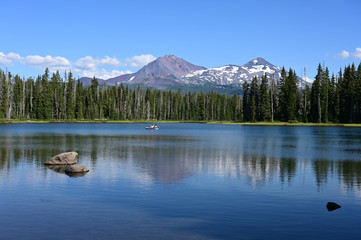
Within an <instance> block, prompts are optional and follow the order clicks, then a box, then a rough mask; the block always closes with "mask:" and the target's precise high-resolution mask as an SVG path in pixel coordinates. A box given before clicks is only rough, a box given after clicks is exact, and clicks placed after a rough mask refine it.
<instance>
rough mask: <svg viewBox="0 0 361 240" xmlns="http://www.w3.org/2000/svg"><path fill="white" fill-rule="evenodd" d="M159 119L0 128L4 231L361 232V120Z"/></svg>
mask: <svg viewBox="0 0 361 240" xmlns="http://www.w3.org/2000/svg"><path fill="white" fill-rule="evenodd" d="M158 126H159V128H160V130H159V131H152V130H145V127H146V124H112V123H104V124H103V123H94V124H91V123H86V124H82V123H76V124H71V123H68V124H67V123H54V124H8V125H0V239H1V240H2V239H4V240H5V239H6V240H12V239H358V238H360V234H361V228H360V224H361V128H339V127H282V126H242V125H220V124H176V123H168V124H167V123H163V124H159V125H158ZM67 151H76V152H78V153H79V158H78V163H79V164H84V165H86V166H87V168H88V169H89V170H90V171H89V172H88V173H87V174H86V175H84V176H81V177H69V176H67V175H66V174H63V173H62V172H61V171H59V170H58V169H56V168H51V167H47V166H44V162H45V161H47V160H49V159H50V158H51V157H52V156H54V155H57V154H59V153H62V152H67ZM327 202H336V203H338V204H340V205H341V206H342V207H341V208H339V209H337V210H334V211H328V210H327V208H326V204H327Z"/></svg>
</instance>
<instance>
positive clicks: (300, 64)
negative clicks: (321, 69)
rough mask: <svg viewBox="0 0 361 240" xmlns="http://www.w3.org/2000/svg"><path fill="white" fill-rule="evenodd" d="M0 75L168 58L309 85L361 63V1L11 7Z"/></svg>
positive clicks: (99, 68) (12, 1) (92, 70)
mask: <svg viewBox="0 0 361 240" xmlns="http://www.w3.org/2000/svg"><path fill="white" fill-rule="evenodd" d="M0 6H1V13H0V31H1V37H0V68H1V69H8V70H9V71H11V72H12V73H14V74H20V75H21V76H26V77H29V76H36V75H38V74H42V73H43V72H44V69H45V67H49V68H50V70H51V71H55V70H56V69H59V70H60V71H61V72H63V71H65V70H67V71H69V70H72V72H73V73H74V74H75V75H76V76H85V75H88V76H92V75H96V76H97V77H101V78H108V77H113V76H116V75H120V74H122V73H127V72H135V71H137V70H138V69H139V68H140V67H142V66H144V65H145V64H147V63H148V62H149V61H152V60H154V59H155V58H157V57H161V56H164V55H166V54H174V55H176V56H178V57H181V58H183V59H185V60H187V61H189V62H191V63H193V64H196V65H202V66H205V67H207V68H211V67H219V66H222V65H226V64H237V65H242V64H244V63H246V62H248V61H249V60H251V59H253V58H255V57H263V58H265V59H266V60H268V61H269V62H271V63H273V64H274V65H277V66H285V67H286V68H289V67H292V68H293V69H295V70H296V72H297V73H298V74H299V75H301V70H302V69H303V68H304V67H306V68H307V76H308V77H309V78H313V77H314V76H315V74H316V68H317V65H318V63H325V65H326V66H328V67H329V69H330V71H331V72H337V71H338V70H339V69H340V68H341V67H342V68H343V67H344V66H345V65H347V64H350V63H352V62H354V63H355V64H359V63H360V60H361V27H360V23H361V14H360V12H361V1H357V0H355V1H348V0H344V1H277V0H275V1H227V0H223V1H213V0H207V1H197V0H192V1H188V0H182V1H172V0H168V1H165V0H164V1H156V0H154V1H136V0H134V1H110V0H109V1H108V0H102V1H89V0H88V1H80V0H78V1H76V0H72V1H36V0H33V1H17V0H2V1H1V3H0Z"/></svg>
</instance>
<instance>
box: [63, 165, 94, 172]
mask: <svg viewBox="0 0 361 240" xmlns="http://www.w3.org/2000/svg"><path fill="white" fill-rule="evenodd" d="M83 172H89V169H87V168H86V167H85V166H84V165H79V164H74V165H69V166H67V167H66V168H65V173H83Z"/></svg>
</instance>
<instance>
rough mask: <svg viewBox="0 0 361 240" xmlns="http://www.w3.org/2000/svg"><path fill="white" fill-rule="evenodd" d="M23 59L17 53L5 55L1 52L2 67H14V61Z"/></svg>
mask: <svg viewBox="0 0 361 240" xmlns="http://www.w3.org/2000/svg"><path fill="white" fill-rule="evenodd" d="M21 59H22V57H21V56H20V55H19V54H17V53H13V52H11V53H8V54H7V55H5V54H4V53H3V52H0V65H4V66H10V65H13V63H14V61H19V60H21Z"/></svg>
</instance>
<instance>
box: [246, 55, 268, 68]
mask: <svg viewBox="0 0 361 240" xmlns="http://www.w3.org/2000/svg"><path fill="white" fill-rule="evenodd" d="M255 65H264V66H270V67H271V66H272V67H275V66H274V65H273V64H272V63H270V62H268V61H267V60H265V59H264V58H262V57H256V58H254V59H252V60H251V61H249V62H247V63H246V64H244V65H243V66H242V67H247V68H252V67H253V66H255Z"/></svg>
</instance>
